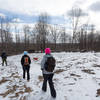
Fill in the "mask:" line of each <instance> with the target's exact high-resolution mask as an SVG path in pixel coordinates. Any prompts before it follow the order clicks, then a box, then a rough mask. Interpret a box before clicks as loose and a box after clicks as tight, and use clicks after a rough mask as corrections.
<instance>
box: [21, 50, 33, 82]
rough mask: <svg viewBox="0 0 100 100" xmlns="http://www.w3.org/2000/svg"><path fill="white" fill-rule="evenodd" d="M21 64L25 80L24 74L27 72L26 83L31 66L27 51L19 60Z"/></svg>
mask: <svg viewBox="0 0 100 100" xmlns="http://www.w3.org/2000/svg"><path fill="white" fill-rule="evenodd" d="M21 64H22V67H23V78H24V79H25V74H26V72H27V81H29V80H30V73H29V71H30V64H31V60H30V57H29V56H28V53H27V51H24V55H23V56H22V58H21Z"/></svg>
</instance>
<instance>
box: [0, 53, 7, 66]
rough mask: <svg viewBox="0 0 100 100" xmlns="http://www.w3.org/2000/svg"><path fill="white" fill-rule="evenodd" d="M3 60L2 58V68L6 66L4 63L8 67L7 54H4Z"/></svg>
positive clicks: (2, 55)
mask: <svg viewBox="0 0 100 100" xmlns="http://www.w3.org/2000/svg"><path fill="white" fill-rule="evenodd" d="M1 58H2V66H4V63H5V64H6V66H7V55H6V52H2V54H1Z"/></svg>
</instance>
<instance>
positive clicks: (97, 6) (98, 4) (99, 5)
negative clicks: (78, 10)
mask: <svg viewBox="0 0 100 100" xmlns="http://www.w3.org/2000/svg"><path fill="white" fill-rule="evenodd" d="M89 9H90V10H92V11H97V12H100V1H98V2H95V3H93V4H91V5H90V7H89Z"/></svg>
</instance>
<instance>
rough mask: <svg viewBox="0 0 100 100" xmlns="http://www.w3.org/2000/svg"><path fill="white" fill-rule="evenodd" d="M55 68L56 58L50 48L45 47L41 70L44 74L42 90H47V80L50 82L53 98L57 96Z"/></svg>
mask: <svg viewBox="0 0 100 100" xmlns="http://www.w3.org/2000/svg"><path fill="white" fill-rule="evenodd" d="M54 68H55V59H54V57H53V56H52V55H51V50H50V48H46V49H45V55H44V56H43V59H42V61H41V70H42V74H43V78H44V81H43V85H42V91H44V92H46V91H47V81H48V83H49V87H50V92H51V96H52V97H53V98H56V90H55V88H54V84H53V81H52V79H53V76H54Z"/></svg>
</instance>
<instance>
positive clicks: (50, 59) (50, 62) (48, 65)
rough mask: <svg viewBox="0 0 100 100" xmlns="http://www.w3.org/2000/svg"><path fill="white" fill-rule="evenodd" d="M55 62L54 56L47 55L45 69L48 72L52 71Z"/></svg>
mask: <svg viewBox="0 0 100 100" xmlns="http://www.w3.org/2000/svg"><path fill="white" fill-rule="evenodd" d="M55 63H56V60H55V58H54V57H48V58H47V61H46V62H45V65H44V66H45V70H46V71H48V72H53V70H54V68H55V65H56V64H55Z"/></svg>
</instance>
